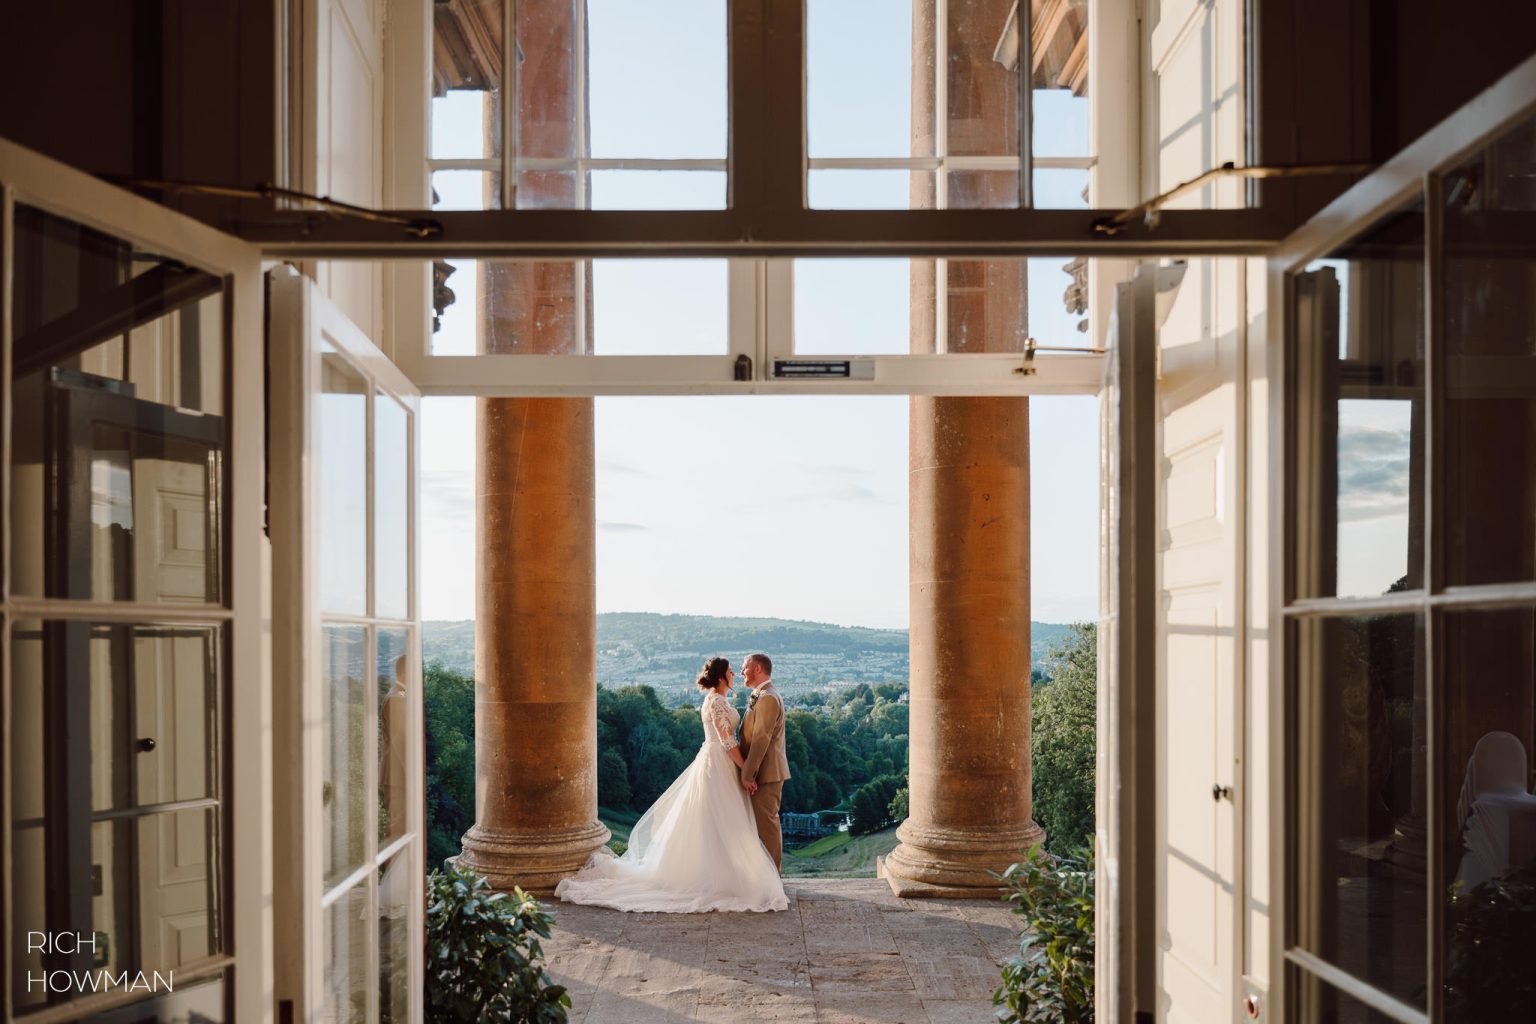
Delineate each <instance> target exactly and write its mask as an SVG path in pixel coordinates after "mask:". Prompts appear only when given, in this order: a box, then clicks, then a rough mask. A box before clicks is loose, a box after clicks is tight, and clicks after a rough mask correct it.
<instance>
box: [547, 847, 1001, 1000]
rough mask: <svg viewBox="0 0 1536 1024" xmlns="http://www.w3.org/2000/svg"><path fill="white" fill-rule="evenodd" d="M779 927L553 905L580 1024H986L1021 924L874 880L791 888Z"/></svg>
mask: <svg viewBox="0 0 1536 1024" xmlns="http://www.w3.org/2000/svg"><path fill="white" fill-rule="evenodd" d="M784 884H785V888H786V889H787V890H788V892H789V900H790V903H789V910H787V911H785V912H783V913H777V914H621V913H619V912H617V911H613V910H603V909H599V908H596V907H581V906H574V905H572V904H568V903H560V902H558V901H555V902H552V903H547V904H546V906H548V907H549V908H550V909H551V910H552V911H553V913H554V914H555V917H556V925H555V933H554V939H553V940H552V941H551V942H549V943H547V944H546V952H547V955H548V961H549V963H548V967H549V971H550V973H551V974H552V975H553V976H554V978H555V979H556V981H557V982H559V983H560V984H563V985H566V986H567V987H568V988H569V989H570V992H571V1004H572V1005H571V1021H572V1024H674V1022H682V1021H707V1022H712V1021H719V1022H729V1024H749V1022H755V1021H792V1022H797V1024H799V1022H804V1024H810V1022H817V1024H865V1022H868V1024H877V1022H878V1024H887V1022H902V1024H981V1022H985V1021H992V1020H995V1018H994V1017H993V1015H992V992H993V990H994V989H995V988H996V987H997V984H998V980H999V971H1000V967H1001V965H1002V964H1003V963H1004V962H1005V961H1007V960H1009V959H1011V958H1012V957H1014V956H1016V955H1018V949H1019V938H1018V936H1019V933H1018V924H1016V922H1017V921H1018V920H1019V919H1018V918H1017V917H1016V916H1015V915H1013V914H1012V913H1010V912H1009V909H1008V906H1007V904H1005V903H1003V902H1002V901H1001V900H930V899H921V900H909V899H900V898H898V897H896V896H894V895H892V893H891V890H890V887H889V886H888V885H887V884H886V883H885V882H883V881H880V880H878V879H873V878H871V879H862V878H848V879H786V880H785V883H784Z"/></svg>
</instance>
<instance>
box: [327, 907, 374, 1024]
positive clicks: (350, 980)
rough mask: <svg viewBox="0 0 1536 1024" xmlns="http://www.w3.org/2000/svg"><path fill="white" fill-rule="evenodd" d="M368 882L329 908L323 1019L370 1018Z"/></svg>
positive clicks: (330, 1023) (360, 1022)
mask: <svg viewBox="0 0 1536 1024" xmlns="http://www.w3.org/2000/svg"><path fill="white" fill-rule="evenodd" d="M368 926H369V908H368V884H367V882H366V881H363V882H359V883H358V884H357V885H354V886H353V887H352V888H350V889H348V890H347V891H346V892H344V893H342V894H341V895H340V896H339V897H337V899H336V901H335V902H334V903H332V904H331V905H330V906H329V907H327V908H326V909H325V925H324V933H325V940H324V941H325V944H324V947H323V950H322V955H323V956H324V958H325V965H326V968H325V988H324V990H323V991H322V992H321V995H320V998H321V1000H322V1005H321V1007H320V1019H321V1020H323V1021H325V1022H326V1024H364V1022H365V1021H367V1019H368V974H369V971H368V957H369V950H368Z"/></svg>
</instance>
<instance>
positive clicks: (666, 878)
mask: <svg viewBox="0 0 1536 1024" xmlns="http://www.w3.org/2000/svg"><path fill="white" fill-rule="evenodd" d="M699 717H700V719H701V721H702V724H703V727H704V741H703V743H702V744H700V746H699V753H698V755H697V756H696V757H694V759H693V763H692V764H690V765H689V766H688V767H687V768H686V769H684V770H683V773H682V774H681V775H679V776H678V777H677V780H676V781H674V782H673V783H672V785H670V786H668V787H667V791H666V792H665V793H663V794H661V796H659V797H657V798H656V802H655V803H654V804H652V805H651V808H650V810H648V811H646V812H645V814H644V815H642V816H641V818H640V820H639V821H638V822H636V823H635V827H634V828H633V829H631V830H630V833H629V847H628V849H626V850H625V852H624V854H623V856H620V857H615V856H613V854H612V853H611V852H610V851H609V850H608V849H607V848H606V847H605V848H604V849H602V850H599V851H598V852H597V853H596V854H595V855H594V856H593V857H592V859H591V860H590V861H588V862H587V865H586V866H585V867H583V868H582V869H581V871H580V872H578V873H577V874H575V875H573V876H572V877H570V878H567V879H564V880H562V881H561V882H560V884H559V885H557V886H555V895H557V896H559V897H560V898H561V899H562V900H565V901H567V902H570V903H586V904H591V905H593V906H599V907H611V908H613V909H614V910H650V911H661V912H663V913H669V914H697V913H702V912H704V911H709V910H757V911H761V910H785V909H787V908H788V907H789V900H788V898H787V897H785V895H784V883H783V882H782V881H780V879H779V872H778V869H777V868H776V867H774V864H773V858H772V857H770V856H769V855H768V850H767V849H766V848H765V847H764V846H763V843H762V840H760V839H759V838H758V837H757V826H756V824H755V823H754V822H753V818H752V807H751V803H750V802H749V800H748V798H747V793H746V790H744V789H742V788H741V781H740V776H739V775H738V773H737V768H736V763H735V762H734V761H732V760H731V756H730V754H729V753H727V751H729V750H730V749H731V748H732V747H734V746H736V745H737V744H736V724H737V722H738V721H740V717H741V716H740V715H738V714H737V713H736V709H735V708H733V707H731V704H730V702H729V701H728V700H726V699H725V697H724V696H723V695H721V694H717V693H709V694H706V695H705V697H704V703H703V705H702V706H701V707H700V709H699Z"/></svg>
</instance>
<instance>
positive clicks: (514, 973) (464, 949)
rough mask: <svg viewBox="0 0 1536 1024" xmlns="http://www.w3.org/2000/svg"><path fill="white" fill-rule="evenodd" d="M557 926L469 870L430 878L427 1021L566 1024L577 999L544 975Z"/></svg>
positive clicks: (522, 896) (524, 897)
mask: <svg viewBox="0 0 1536 1024" xmlns="http://www.w3.org/2000/svg"><path fill="white" fill-rule="evenodd" d="M553 921H554V919H553V918H552V917H550V915H549V914H548V913H547V912H545V911H544V909H543V908H542V907H540V906H539V901H538V900H536V899H534V898H533V897H532V896H529V895H528V894H527V893H525V892H523V890H521V889H514V890H513V891H512V892H511V893H504V892H493V891H492V890H491V887H490V885H489V884H488V883H487V882H486V880H485V879H484V878H482V877H480V876H479V875H477V874H475V873H474V872H473V871H470V870H468V869H467V868H450V869H448V870H446V871H434V872H432V874H431V875H429V876H428V877H427V963H426V976H427V977H426V1004H427V1006H426V1020H427V1021H428V1022H429V1024H448V1022H450V1021H452V1022H458V1021H471V1022H475V1024H482V1022H483V1024H489V1022H491V1021H496V1022H504V1021H508V1022H517V1024H563V1022H564V1021H565V1020H566V1013H565V1011H566V1008H567V1007H569V1006H570V1005H571V997H570V996H568V995H566V992H565V988H564V987H563V986H560V985H556V984H554V983H553V982H552V981H551V980H550V977H549V975H548V974H546V973H545V972H544V964H543V961H544V949H543V947H542V946H541V945H540V944H539V939H541V938H544V939H547V938H549V932H550V926H551V924H552V923H553Z"/></svg>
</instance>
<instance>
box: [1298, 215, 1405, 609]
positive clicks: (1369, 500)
mask: <svg viewBox="0 0 1536 1024" xmlns="http://www.w3.org/2000/svg"><path fill="white" fill-rule="evenodd" d="M1294 285H1295V292H1294V296H1293V299H1292V314H1293V322H1294V323H1295V324H1296V330H1297V335H1296V339H1295V342H1296V343H1295V345H1294V351H1295V360H1294V364H1295V365H1294V370H1293V372H1294V376H1293V379H1292V394H1293V395H1294V396H1295V401H1296V403H1297V404H1296V408H1295V420H1296V429H1295V430H1294V431H1292V441H1291V443H1292V445H1293V446H1294V458H1295V466H1296V488H1297V498H1298V509H1297V514H1298V521H1297V529H1296V545H1297V549H1296V552H1295V555H1296V570H1295V571H1296V574H1297V575H1296V579H1295V588H1296V594H1297V596H1299V597H1331V596H1335V595H1337V596H1340V597H1346V596H1347V597H1355V596H1366V595H1376V594H1382V593H1386V592H1388V591H1395V590H1412V589H1415V588H1417V587H1420V586H1422V585H1423V579H1424V539H1423V534H1424V517H1423V508H1424V502H1423V491H1424V487H1423V474H1424V214H1423V208H1422V203H1421V202H1416V203H1415V204H1414V205H1413V206H1411V207H1409V208H1406V209H1404V210H1402V211H1400V212H1398V213H1395V214H1393V215H1391V216H1389V217H1387V218H1385V219H1384V220H1383V221H1382V222H1381V223H1379V224H1377V225H1376V226H1374V227H1373V228H1371V229H1370V230H1369V231H1368V232H1367V233H1366V234H1364V235H1363V236H1361V237H1360V238H1357V239H1355V240H1354V241H1352V242H1350V243H1349V244H1348V245H1346V246H1344V247H1342V248H1341V249H1339V250H1338V251H1336V252H1334V253H1331V254H1329V256H1328V257H1326V258H1324V259H1322V260H1319V261H1317V262H1315V263H1313V264H1312V265H1311V266H1309V267H1308V268H1307V269H1306V270H1305V271H1304V272H1303V273H1300V274H1298V275H1296V277H1295V279H1294Z"/></svg>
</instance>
